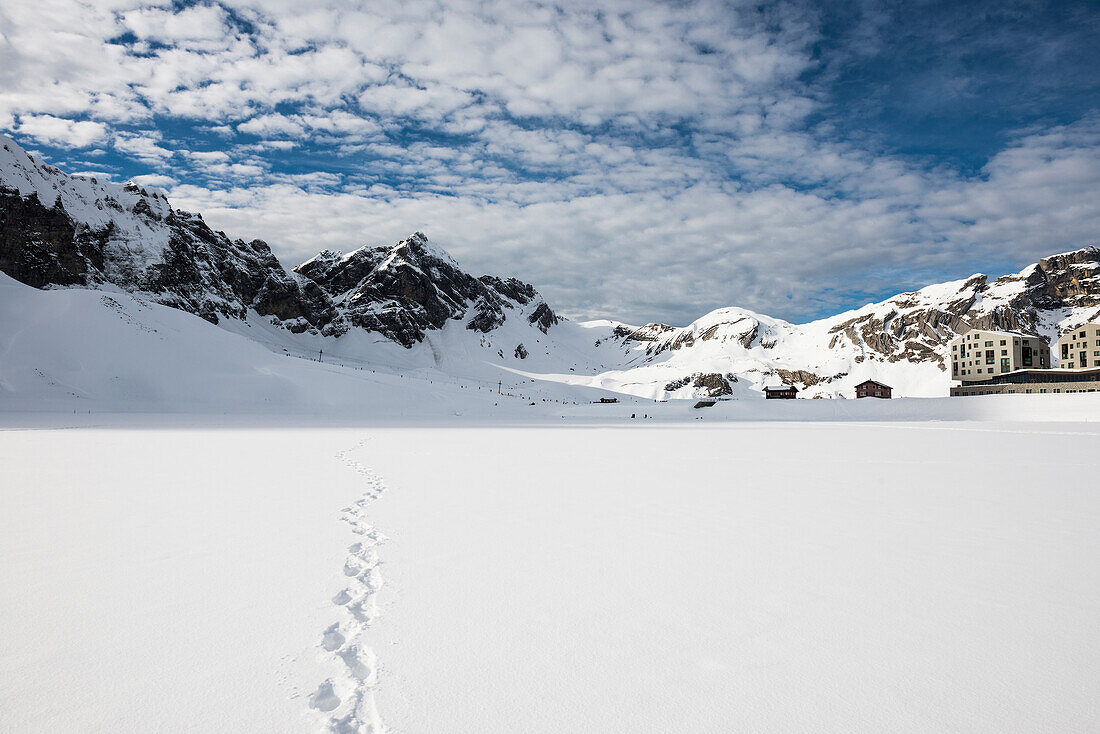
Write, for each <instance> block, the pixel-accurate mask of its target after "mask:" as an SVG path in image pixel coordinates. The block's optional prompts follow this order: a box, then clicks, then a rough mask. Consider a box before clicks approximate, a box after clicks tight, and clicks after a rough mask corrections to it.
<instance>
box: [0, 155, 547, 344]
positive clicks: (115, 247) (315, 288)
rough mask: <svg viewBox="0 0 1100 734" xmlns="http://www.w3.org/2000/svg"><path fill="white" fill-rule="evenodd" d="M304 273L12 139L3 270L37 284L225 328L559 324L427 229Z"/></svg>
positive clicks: (129, 188)
mask: <svg viewBox="0 0 1100 734" xmlns="http://www.w3.org/2000/svg"><path fill="white" fill-rule="evenodd" d="M295 270H296V272H293V273H290V272H287V271H286V270H285V269H284V268H283V266H282V264H281V263H280V262H279V261H278V259H276V258H275V256H274V255H273V254H272V252H271V249H270V248H269V247H268V245H267V243H265V242H263V241H262V240H252V241H250V242H245V241H244V240H241V239H236V240H231V239H230V238H229V237H228V236H227V235H226V234H225V233H224V232H215V231H213V230H212V229H211V228H210V227H209V226H207V224H206V223H205V222H204V221H203V219H202V216H201V215H199V214H192V213H189V212H184V211H181V210H179V209H172V207H171V206H170V204H169V202H168V199H167V197H165V195H164V194H163V193H161V192H159V191H157V190H156V189H152V188H144V187H140V186H137V185H135V184H133V183H128V184H125V185H119V184H112V183H109V182H105V181H98V180H97V179H95V178H87V177H81V176H70V175H67V174H65V173H63V172H61V171H60V170H58V169H57V168H54V167H53V166H50V165H47V164H44V163H41V162H39V161H36V160H35V159H34V158H33V157H32V156H30V155H29V154H27V152H26V151H24V150H23V149H22V148H21V147H19V145H18V144H16V143H15V142H14V141H13V140H11V139H10V138H7V137H3V136H0V271H3V272H5V273H7V274H9V275H10V276H12V277H13V278H15V279H17V280H19V281H21V282H23V283H26V284H28V285H32V286H35V287H38V288H43V287H48V286H84V287H91V288H98V289H107V290H122V291H127V292H131V293H135V294H140V295H141V296H142V297H144V298H147V299H149V300H151V301H154V302H156V303H161V304H164V305H167V306H172V307H174V308H179V309H181V310H184V311H188V312H190V313H193V314H196V315H198V316H201V317H202V318H204V319H206V320H207V321H210V322H212V323H215V324H216V323H219V321H220V320H221V319H236V320H238V321H240V320H244V319H246V318H247V317H248V315H249V314H250V313H253V314H256V315H259V316H265V317H269V318H271V319H272V320H273V322H274V323H276V324H277V325H279V326H282V327H285V328H286V329H287V330H288V331H290V332H292V333H300V332H305V331H310V332H313V333H319V334H323V335H326V336H340V335H342V334H344V333H346V332H347V330H348V329H349V328H351V327H359V328H363V329H367V330H370V331H376V332H379V333H382V334H384V335H386V336H387V337H389V338H391V339H393V340H394V341H397V342H398V343H400V344H402V345H403V346H405V347H411V346H412V345H413V344H415V343H418V342H420V341H422V340H423V338H424V332H425V330H427V329H439V328H441V327H442V326H443V325H444V324H445V323H446V322H447V321H448V320H451V319H466V320H467V325H468V327H469V328H470V329H471V330H474V331H478V332H481V333H485V332H488V331H491V330H493V329H495V328H497V327H498V326H500V325H501V324H502V323H503V322H504V320H505V318H506V315H507V313H510V312H513V311H514V312H515V313H516V314H518V315H521V316H522V317H523V318H524V319H526V323H528V324H530V325H532V326H533V327H535V328H537V329H539V330H541V331H542V333H545V332H546V330H547V329H548V328H550V327H551V326H553V325H554V324H556V323H557V322H558V319H557V317H556V316H555V315H554V313H553V312H552V311H551V310H550V308H549V306H548V305H547V304H546V302H545V301H544V300H543V299H542V298H541V297H540V296H539V294H538V293H536V292H535V290H534V288H532V287H531V286H530V285H527V284H525V283H521V282H520V281H518V280H515V279H501V278H496V277H492V276H483V277H481V278H475V277H473V276H472V275H470V274H468V273H466V272H464V271H463V270H462V269H461V268H460V267H459V266H458V264H457V263H455V261H454V260H453V259H451V257H450V256H449V255H447V254H446V253H445V252H443V251H442V250H440V249H438V248H435V247H433V246H431V245H429V244H428V241H427V238H426V237H424V235H422V234H420V233H417V234H415V235H413V236H412V237H410V238H408V239H406V240H404V241H402V242H399V243H397V244H396V245H393V246H392V247H375V248H368V247H364V248H360V249H358V250H355V251H354V252H351V253H349V254H348V255H341V254H339V253H332V252H322V253H320V254H319V255H317V256H316V257H314V258H312V259H311V260H309V261H307V262H305V263H303V264H302V265H300V266H299V267H298V268H296V269H295Z"/></svg>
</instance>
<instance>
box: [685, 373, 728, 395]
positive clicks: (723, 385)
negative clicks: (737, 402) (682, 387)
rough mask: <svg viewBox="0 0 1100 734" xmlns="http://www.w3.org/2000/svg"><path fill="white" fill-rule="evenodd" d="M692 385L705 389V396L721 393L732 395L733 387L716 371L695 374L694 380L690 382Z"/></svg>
mask: <svg viewBox="0 0 1100 734" xmlns="http://www.w3.org/2000/svg"><path fill="white" fill-rule="evenodd" d="M691 385H692V387H697V388H703V389H705V390H706V391H707V397H711V398H717V397H720V396H722V395H733V388H732V387H730V384H729V382H728V381H727V380H726V378H725V377H724V376H722V375H720V374H718V373H716V372H708V373H705V374H699V375H696V376H695V381H694V382H692V383H691Z"/></svg>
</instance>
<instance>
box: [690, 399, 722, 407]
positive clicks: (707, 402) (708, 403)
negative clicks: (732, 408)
mask: <svg viewBox="0 0 1100 734" xmlns="http://www.w3.org/2000/svg"><path fill="white" fill-rule="evenodd" d="M717 402H718V401H717V400H700V401H699V402H698V403H696V404H695V407H696V408H712V407H714V404H715V403H717Z"/></svg>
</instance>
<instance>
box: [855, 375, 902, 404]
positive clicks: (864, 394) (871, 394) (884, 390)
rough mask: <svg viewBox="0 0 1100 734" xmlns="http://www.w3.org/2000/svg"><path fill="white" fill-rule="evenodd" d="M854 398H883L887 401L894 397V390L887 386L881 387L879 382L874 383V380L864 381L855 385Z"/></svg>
mask: <svg viewBox="0 0 1100 734" xmlns="http://www.w3.org/2000/svg"><path fill="white" fill-rule="evenodd" d="M856 397H857V398H883V399H885V400H889V399H890V398H892V397H894V388H892V387H890V386H889V385H883V384H882V383H881V382H875V381H874V380H864V381H863V382H861V383H859V384H858V385H856Z"/></svg>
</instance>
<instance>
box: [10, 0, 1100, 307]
mask: <svg viewBox="0 0 1100 734" xmlns="http://www.w3.org/2000/svg"><path fill="white" fill-rule="evenodd" d="M1098 69H1100V4H1097V3H1096V2H1094V1H1092V0H1081V1H1080V2H1067V3H1058V2H1041V1H1036V2H1012V1H1011V0H1002V1H1000V2H966V1H965V0H958V1H955V2H942V3H941V2H920V1H919V0H913V1H910V2H900V1H899V2H857V1H852V2H848V1H846V2H836V3H828V2H790V3H788V2H774V3H773V2H767V1H765V2H763V3H761V2H759V0H758V1H757V2H744V3H742V2H642V1H640V0H637V1H635V0H631V1H626V2H599V1H597V2H591V1H589V2H573V1H572V0H565V1H564V2H555V3H538V2H525V1H523V0H508V1H504V2H492V1H488V2H473V1H467V0H449V1H447V2H420V0H405V1H404V2H401V3H397V2H377V3H375V2H362V3H356V2H353V1H352V0H345V1H340V2H332V3H328V2H326V0H318V1H316V2H310V3H301V2H297V1H292V0H271V1H265V2H262V3H257V2H237V1H236V0H229V1H227V2H220V3H198V4H191V3H180V2H128V1H125V0H92V1H91V2H88V1H85V2H70V1H67V0H33V1H28V0H4V2H3V3H2V4H0V130H3V131H5V132H7V133H8V134H10V135H12V136H13V137H14V138H15V139H16V140H17V141H19V142H20V143H21V144H23V145H24V146H25V147H27V148H28V149H31V150H34V151H38V152H39V153H40V154H41V155H43V156H45V157H46V158H47V159H49V160H50V161H51V162H53V163H55V164H57V165H59V166H61V167H62V168H63V169H65V170H68V171H70V172H96V173H98V174H99V175H110V176H111V177H112V178H113V179H114V180H117V181H124V180H126V179H128V178H134V177H137V178H138V180H140V181H142V182H144V183H148V184H154V185H158V186H160V187H162V188H163V189H165V190H166V191H167V193H168V195H169V197H170V198H171V199H172V200H173V203H174V204H175V205H176V206H177V207H181V208H185V209H189V210H194V211H201V212H203V213H204V215H205V217H206V220H207V221H208V222H209V223H211V224H212V225H213V226H214V227H215V228H219V229H224V230H225V231H226V232H228V233H229V234H230V235H231V236H234V237H236V236H240V237H244V238H245V239H250V238H252V237H261V238H263V239H265V240H267V241H268V242H269V243H270V244H271V246H272V248H273V249H274V250H275V252H276V254H278V255H279V256H280V258H281V259H282V260H283V262H284V263H286V264H287V265H288V266H293V265H294V264H296V263H297V262H300V261H301V260H304V259H305V258H307V257H309V256H311V255H312V254H314V253H315V252H316V251H318V250H320V249H323V248H328V249H340V250H345V251H347V250H350V249H354V248H355V247H358V246H360V245H362V244H383V243H391V242H393V241H396V240H397V239H400V238H402V237H404V236H406V235H407V234H408V233H411V232H413V231H415V230H422V231H424V232H426V233H427V234H428V235H429V236H430V237H431V239H432V240H434V241H435V242H437V243H438V244H440V245H441V246H443V247H445V248H447V249H448V250H450V251H451V253H452V254H454V255H455V256H456V257H457V258H458V259H459V261H460V262H462V263H463V264H464V265H466V266H467V267H468V268H469V269H471V270H473V271H476V272H491V273H494V274H499V275H515V276H518V277H520V278H523V279H524V280H527V281H530V282H532V283H534V284H535V285H536V287H538V288H539V289H540V290H541V291H542V292H543V293H544V294H545V295H546V296H547V298H548V299H549V300H550V301H551V303H552V304H553V305H554V306H555V307H556V308H558V309H559V310H560V311H562V312H563V313H565V314H567V315H571V316H574V317H597V316H606V317H614V318H619V319H622V320H626V321H629V322H635V323H637V322H644V321H650V320H661V321H666V322H671V323H677V324H682V323H686V322H688V321H690V320H692V319H694V318H696V317H697V316H699V315H701V314H703V313H705V312H706V311H709V310H711V309H713V308H717V307H720V306H727V305H739V306H743V307H746V308H751V309H754V310H757V311H761V312H764V313H768V314H772V315H775V316H780V317H783V318H787V319H790V320H795V321H802V320H808V319H811V318H814V317H818V316H824V315H827V314H831V313H835V312H837V311H840V310H844V309H846V308H852V307H856V306H859V305H862V304H863V303H866V302H867V301H868V300H873V299H877V298H880V297H883V296H887V295H891V294H893V293H896V292H899V291H903V290H907V289H912V288H914V287H919V286H921V285H924V284H927V283H930V282H935V281H939V280H945V279H949V278H959V277H965V276H966V275H969V274H970V273H972V272H976V271H982V272H988V273H992V274H1001V273H1004V272H1008V271H1011V270H1015V269H1017V268H1019V267H1020V266H1022V265H1025V264H1026V263H1028V262H1032V261H1034V260H1035V259H1037V258H1039V257H1041V256H1043V255H1046V254H1051V253H1054V252H1060V251H1064V250H1067V249H1076V248H1077V247H1080V246H1083V245H1085V244H1090V243H1098V242H1100V72H1098V71H1097V70H1098Z"/></svg>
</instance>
